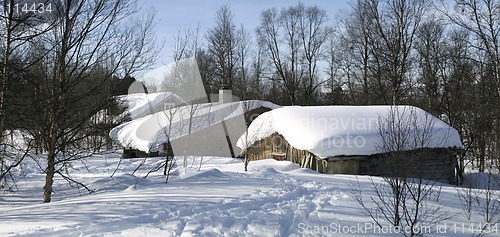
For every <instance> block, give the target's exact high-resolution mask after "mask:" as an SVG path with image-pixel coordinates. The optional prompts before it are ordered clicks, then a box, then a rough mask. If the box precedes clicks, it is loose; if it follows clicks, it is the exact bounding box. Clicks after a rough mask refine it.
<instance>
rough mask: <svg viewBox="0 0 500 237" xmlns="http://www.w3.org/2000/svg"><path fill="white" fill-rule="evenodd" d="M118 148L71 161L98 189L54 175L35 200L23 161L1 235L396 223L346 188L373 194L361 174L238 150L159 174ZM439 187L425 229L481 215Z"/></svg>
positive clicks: (34, 185)
mask: <svg viewBox="0 0 500 237" xmlns="http://www.w3.org/2000/svg"><path fill="white" fill-rule="evenodd" d="M119 157H120V154H119V153H112V154H108V155H102V156H94V157H92V158H89V159H87V160H86V161H85V163H77V162H75V163H74V166H73V169H74V171H73V174H74V175H73V176H72V177H73V178H74V179H76V180H79V181H82V182H84V183H86V184H89V187H90V188H91V189H94V190H96V192H95V193H93V194H89V193H88V192H86V191H85V190H83V189H81V188H80V189H78V188H72V187H70V186H69V185H68V184H67V183H66V182H64V181H63V180H61V179H59V178H58V179H56V182H55V185H54V186H55V194H54V197H53V202H52V203H48V204H43V203H41V200H42V187H43V181H44V176H43V174H40V171H39V170H38V168H37V167H36V166H35V165H34V166H26V167H24V172H26V173H27V175H26V177H25V178H23V179H21V180H20V181H18V183H17V186H18V188H19V191H18V192H15V193H9V192H3V193H2V194H1V196H0V213H2V214H1V215H0V235H1V236H18V235H23V236H332V235H335V234H342V235H346V236H359V235H366V236H387V235H390V234H389V233H388V232H389V231H394V230H393V229H391V228H390V225H386V226H383V227H384V228H382V229H381V228H379V229H377V228H375V226H374V225H373V221H372V220H371V219H370V218H369V217H368V216H367V215H366V213H364V212H363V210H362V209H361V208H360V206H359V204H358V203H357V201H355V200H354V198H353V187H358V185H359V187H360V189H361V191H362V194H363V197H364V198H365V199H366V200H369V198H370V196H373V195H374V192H373V190H371V188H370V181H369V177H367V176H357V177H356V176H349V175H323V174H318V173H315V172H314V171H311V170H308V169H301V168H298V167H297V166H296V165H295V164H292V163H290V162H286V161H275V160H263V161H254V162H251V163H250V166H249V169H250V171H248V172H244V171H243V164H242V163H241V161H240V160H238V159H233V158H223V157H204V158H201V157H192V158H190V159H189V160H188V164H189V166H190V167H189V168H188V169H184V168H176V169H174V170H173V173H172V176H171V179H170V180H169V182H168V184H165V183H164V177H163V176H162V175H161V172H155V173H152V174H150V175H149V176H148V177H147V178H143V176H144V175H146V173H147V171H148V170H149V169H150V168H152V167H154V166H155V165H156V164H158V162H160V160H159V159H158V158H148V159H147V160H146V162H145V164H144V165H143V166H141V168H139V170H138V171H137V172H135V173H134V174H132V173H133V171H134V170H135V169H136V167H137V166H138V165H139V164H141V163H142V162H143V161H144V159H130V160H124V161H123V162H121V164H120V165H119V167H118V164H119ZM200 161H201V162H202V165H201V169H200V170H198V167H199V164H200ZM181 163H182V161H181V160H178V164H181ZM117 167H118V170H117V171H116V173H115V174H114V175H113V177H112V178H110V176H111V174H113V171H114V170H115V168H117ZM373 179H374V182H377V183H378V182H382V179H381V178H377V177H373ZM441 187H442V193H441V197H440V200H439V201H438V202H435V201H432V202H431V203H430V204H431V205H436V204H441V205H443V210H444V211H445V212H446V213H447V216H448V217H449V219H447V220H443V221H441V222H438V223H427V225H428V226H429V227H430V229H429V230H430V231H431V233H426V234H425V235H427V236H435V235H439V236H471V235H472V234H474V233H472V232H470V231H471V229H469V227H471V226H472V227H473V228H476V227H477V225H478V224H481V223H484V221H483V220H482V219H481V218H480V217H479V215H473V216H472V218H471V220H467V218H466V217H465V215H464V214H463V211H462V207H461V205H460V202H459V198H458V196H457V190H456V187H454V186H451V185H446V184H443V185H442V186H441ZM497 201H498V200H497ZM445 227H446V228H445ZM392 235H395V236H399V235H400V234H392ZM498 235H500V232H498V231H496V233H491V234H490V236H498Z"/></svg>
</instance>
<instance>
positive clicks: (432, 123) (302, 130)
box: [237, 106, 462, 158]
mask: <svg viewBox="0 0 500 237" xmlns="http://www.w3.org/2000/svg"><path fill="white" fill-rule="evenodd" d="M391 118H392V119H391ZM388 121H393V122H395V123H390V122H388ZM398 122H399V124H398ZM387 124H393V125H396V126H397V125H401V126H400V128H402V130H401V131H403V130H404V131H406V132H404V134H405V135H401V136H400V138H399V140H400V141H404V140H405V139H406V140H405V141H404V143H405V144H404V147H403V149H404V150H406V149H415V148H422V147H428V148H437V147H459V148H460V147H462V143H461V141H460V137H459V135H458V132H457V131H456V130H455V129H454V128H453V127H451V126H449V125H448V124H446V123H445V122H443V121H442V120H439V119H437V118H436V117H434V116H432V115H431V114H429V113H427V112H426V111H424V110H422V109H420V108H416V107H412V106H310V107H300V106H288V107H283V108H279V109H275V110H272V111H268V112H266V113H264V114H262V115H260V116H259V117H257V118H256V119H255V120H254V121H253V122H252V124H251V125H250V127H249V128H248V132H247V133H246V134H244V135H242V136H241V137H240V139H239V140H238V142H237V145H238V147H240V148H242V149H245V148H247V147H249V146H251V145H252V144H254V143H255V142H256V141H259V140H261V139H263V138H266V137H268V136H270V135H271V134H273V133H279V134H281V135H282V136H283V137H284V138H285V139H286V141H287V142H288V143H289V144H290V145H291V146H293V147H295V148H297V149H301V150H307V151H309V152H311V153H313V154H315V155H316V156H318V157H321V158H326V157H333V156H342V155H346V156H348V155H370V154H376V153H382V152H387V148H385V149H384V148H382V147H383V145H384V143H383V142H382V136H380V129H379V128H385V129H388V128H389V127H388V126H386V125H387ZM393 128H394V126H393ZM386 131H388V130H386ZM393 131H394V130H393ZM392 134H394V133H392ZM385 138H388V139H390V138H392V137H391V135H386V136H385ZM417 143H418V144H417ZM385 144H389V143H385ZM419 144H422V145H419ZM389 145H391V144H389Z"/></svg>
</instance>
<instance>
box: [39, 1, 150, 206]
mask: <svg viewBox="0 0 500 237" xmlns="http://www.w3.org/2000/svg"><path fill="white" fill-rule="evenodd" d="M61 6H62V7H61V9H59V14H60V15H59V16H58V21H57V25H56V27H55V28H54V30H52V31H51V32H50V34H46V35H44V39H43V41H42V42H44V44H45V45H46V47H47V48H49V49H50V51H48V53H47V54H46V56H45V57H44V62H45V64H46V65H47V66H46V67H45V69H47V70H48V71H45V72H44V74H45V75H46V77H45V80H46V83H47V85H48V86H47V90H46V93H47V94H46V99H45V100H44V103H45V111H46V117H44V118H43V119H41V120H42V121H45V125H44V126H45V128H46V131H47V132H46V135H45V136H46V144H45V145H46V148H47V152H48V154H47V169H46V170H45V173H46V180H45V186H44V202H50V201H51V194H52V184H53V181H54V175H55V174H60V175H61V176H63V178H64V177H66V178H67V176H64V175H63V173H62V172H61V171H60V169H61V168H63V167H64V166H63V164H66V163H69V162H71V161H74V160H77V159H79V156H78V155H76V153H73V155H70V156H69V157H65V156H64V152H65V151H68V150H69V149H76V150H77V148H78V147H75V146H74V145H75V144H77V143H78V142H79V141H82V139H84V138H85V137H87V136H89V135H90V134H88V132H82V131H85V130H86V125H88V123H87V121H88V120H89V119H90V118H91V117H92V116H94V115H95V114H96V113H97V112H98V111H100V110H102V109H104V108H107V107H108V106H109V105H110V102H112V98H111V97H106V94H107V92H106V90H103V88H105V87H104V85H105V84H106V82H107V81H109V79H110V78H112V76H114V75H119V74H121V75H122V76H125V75H130V74H131V73H132V72H134V71H137V70H139V69H142V68H144V67H145V66H147V65H148V64H149V63H150V60H151V58H154V56H155V55H156V52H155V51H154V40H153V38H151V37H152V33H151V30H152V26H153V17H154V14H151V15H145V16H144V17H136V15H135V13H137V11H136V6H135V1H129V0H116V1H104V0H98V1H86V0H84V1H73V0H70V1H65V2H64V3H63V4H62V5H61ZM124 42H126V43H124ZM101 69H103V70H101ZM98 72H99V74H98V75H97V76H96V77H92V75H94V76H95V75H96V74H97V73H98ZM103 97H104V98H103ZM91 98H93V99H92V100H91ZM89 102H91V103H89ZM40 116H41V115H40ZM87 131H88V130H87ZM76 150H73V151H76ZM67 180H68V181H72V180H71V179H67Z"/></svg>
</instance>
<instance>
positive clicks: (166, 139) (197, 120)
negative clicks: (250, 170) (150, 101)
mask: <svg viewBox="0 0 500 237" xmlns="http://www.w3.org/2000/svg"><path fill="white" fill-rule="evenodd" d="M278 107H279V106H278V105H275V104H273V103H271V102H267V101H260V100H250V101H237V102H230V103H220V102H218V103H203V104H192V105H185V106H180V107H175V108H170V109H166V110H163V111H160V112H156V113H154V114H151V115H147V116H144V117H142V118H138V119H134V120H132V121H130V122H127V123H124V124H121V125H120V126H117V127H115V128H114V129H113V130H111V132H110V137H111V138H112V139H113V140H114V141H115V142H117V143H119V144H121V145H122V146H123V147H125V148H126V149H127V150H128V151H132V152H128V153H126V154H125V155H126V156H128V157H137V156H146V155H161V154H162V153H167V152H169V153H170V152H172V153H173V154H174V155H177V156H182V155H196V156H227V157H231V156H232V157H235V156H236V155H238V154H239V153H240V152H241V150H240V149H239V148H238V147H237V146H236V142H237V140H238V138H239V137H240V136H241V135H242V134H243V133H244V132H245V131H246V128H247V126H248V125H249V124H250V122H251V121H253V119H255V118H256V117H257V116H258V115H260V114H262V113H264V112H267V111H269V110H271V109H275V108H278Z"/></svg>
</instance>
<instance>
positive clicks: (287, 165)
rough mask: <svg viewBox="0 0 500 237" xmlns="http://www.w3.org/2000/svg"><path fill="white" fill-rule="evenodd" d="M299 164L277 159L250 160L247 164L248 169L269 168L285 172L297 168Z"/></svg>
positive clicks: (261, 169) (259, 169)
mask: <svg viewBox="0 0 500 237" xmlns="http://www.w3.org/2000/svg"><path fill="white" fill-rule="evenodd" d="M299 167H300V166H299V165H297V164H294V163H292V162H290V161H277V160H275V159H265V160H256V161H252V162H250V163H249V165H248V170H250V171H263V170H266V169H269V168H272V169H274V170H275V171H279V172H285V171H291V170H295V169H298V168H299Z"/></svg>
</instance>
